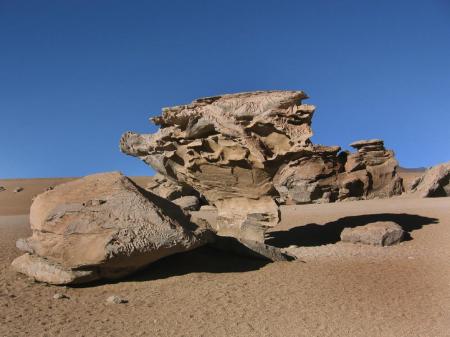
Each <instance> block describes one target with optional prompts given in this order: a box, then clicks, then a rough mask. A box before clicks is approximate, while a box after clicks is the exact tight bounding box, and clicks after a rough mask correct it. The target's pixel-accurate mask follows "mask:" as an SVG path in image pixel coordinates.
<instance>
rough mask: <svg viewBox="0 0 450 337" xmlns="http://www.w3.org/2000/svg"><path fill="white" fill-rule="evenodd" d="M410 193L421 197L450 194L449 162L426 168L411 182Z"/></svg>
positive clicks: (446, 195)
mask: <svg viewBox="0 0 450 337" xmlns="http://www.w3.org/2000/svg"><path fill="white" fill-rule="evenodd" d="M412 193H416V194H418V195H420V196H421V197H423V198H430V197H448V196H450V162H447V163H443V164H440V165H436V166H433V167H431V168H430V169H428V170H427V171H426V172H425V173H424V174H423V175H422V176H421V177H419V178H417V179H416V180H415V181H414V182H413V184H412Z"/></svg>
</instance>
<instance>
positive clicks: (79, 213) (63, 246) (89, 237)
mask: <svg viewBox="0 0 450 337" xmlns="http://www.w3.org/2000/svg"><path fill="white" fill-rule="evenodd" d="M30 223H31V229H32V231H33V235H32V236H31V237H30V238H28V239H26V240H23V239H22V240H19V241H18V243H17V246H18V248H20V249H23V250H25V251H27V252H28V253H27V254H25V255H23V256H21V257H19V258H17V259H16V260H14V262H13V267H14V268H15V269H16V270H18V271H19V272H22V273H25V274H27V275H29V276H31V277H33V278H35V279H36V280H38V281H43V282H48V283H53V284H68V283H83V282H88V281H92V280H96V279H100V278H118V277H122V276H124V275H127V274H130V273H132V272H134V271H136V270H138V269H140V268H142V267H144V266H146V265H148V264H150V263H152V262H154V261H156V260H158V259H160V258H162V257H164V256H167V255H171V254H175V253H178V252H183V251H187V250H190V249H193V248H196V247H198V246H201V245H203V244H206V243H207V241H208V233H206V232H205V231H203V230H200V229H199V228H197V227H194V226H193V225H192V224H190V223H189V222H188V220H187V219H186V218H185V217H184V215H183V213H182V212H181V210H180V209H179V208H177V207H175V206H174V205H173V204H170V202H168V201H165V200H164V199H161V198H160V197H158V196H156V195H154V194H151V193H148V192H145V191H144V190H142V189H140V188H139V187H137V186H136V185H135V184H134V183H133V182H132V181H131V180H129V179H128V178H126V177H124V176H123V175H122V174H120V173H117V172H113V173H104V174H95V175H92V176H87V177H84V178H82V179H78V180H75V181H71V182H69V183H66V184H62V185H58V186H56V187H55V188H54V189H53V190H50V191H47V192H44V193H43V194H40V195H39V196H38V197H37V198H36V199H35V201H34V202H33V204H32V206H31V213H30ZM87 247H88V248H89V249H87ZM30 253H31V254H32V255H31V254H30Z"/></svg>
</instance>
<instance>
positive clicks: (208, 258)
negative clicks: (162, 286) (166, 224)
mask: <svg viewBox="0 0 450 337" xmlns="http://www.w3.org/2000/svg"><path fill="white" fill-rule="evenodd" d="M268 263H270V261H268V260H262V259H258V258H256V259H255V258H249V257H242V256H239V255H236V254H232V253H229V252H224V251H221V250H218V249H215V248H211V247H208V246H205V247H200V248H197V249H195V250H192V251H189V252H186V253H179V254H175V255H171V256H168V257H165V258H163V259H161V260H158V261H156V262H154V263H152V264H151V265H149V266H148V267H145V268H143V269H141V270H138V271H136V272H135V273H133V274H131V275H129V276H126V277H124V278H120V279H117V280H99V281H94V282H91V283H85V284H80V285H72V287H73V288H85V287H88V288H91V287H97V286H102V285H105V284H114V283H122V282H144V281H153V280H161V279H166V278H169V277H173V276H181V275H187V274H191V273H238V272H247V271H253V270H258V269H260V268H262V267H264V266H265V265H266V264H268Z"/></svg>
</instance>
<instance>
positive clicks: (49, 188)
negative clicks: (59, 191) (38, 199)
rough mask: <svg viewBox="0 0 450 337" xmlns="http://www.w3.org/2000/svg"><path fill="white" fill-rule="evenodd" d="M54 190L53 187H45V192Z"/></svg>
mask: <svg viewBox="0 0 450 337" xmlns="http://www.w3.org/2000/svg"><path fill="white" fill-rule="evenodd" d="M54 189H55V187H54V186H49V187H47V189H46V191H52V190H54Z"/></svg>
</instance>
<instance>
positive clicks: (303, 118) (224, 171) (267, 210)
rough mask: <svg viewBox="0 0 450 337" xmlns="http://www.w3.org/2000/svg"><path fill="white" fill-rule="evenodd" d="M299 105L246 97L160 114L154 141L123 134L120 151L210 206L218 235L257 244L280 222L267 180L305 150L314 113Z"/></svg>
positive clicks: (281, 96)
mask: <svg viewBox="0 0 450 337" xmlns="http://www.w3.org/2000/svg"><path fill="white" fill-rule="evenodd" d="M305 98H307V96H306V94H305V93H304V92H303V91H270V92H251V93H240V94H233V95H223V96H216V97H207V98H201V99H198V100H195V101H193V102H192V103H191V104H188V105H181V106H175V107H171V108H165V109H163V113H162V115H161V116H158V117H154V118H152V121H153V122H154V123H155V124H156V125H159V126H160V127H161V128H160V130H159V131H158V132H157V133H155V134H144V135H139V134H136V133H133V132H127V133H125V134H124V135H123V136H122V139H121V142H120V145H121V150H122V151H123V152H125V153H127V154H129V155H132V156H136V157H139V158H141V159H142V160H143V161H145V162H146V163H147V164H149V165H151V166H152V167H153V168H154V169H156V170H157V171H158V172H159V173H161V174H163V175H165V176H167V177H169V178H171V179H175V180H176V181H178V182H180V183H181V184H187V185H189V186H192V187H193V188H194V189H195V190H197V191H199V192H200V193H201V194H202V195H204V196H205V197H206V199H207V200H208V201H209V202H210V203H212V204H214V205H216V206H217V207H218V211H219V217H220V219H221V221H220V225H219V232H222V231H224V232H226V233H227V234H228V233H237V234H239V235H240V234H243V233H245V234H244V236H245V237H246V238H250V237H251V238H253V239H255V240H260V241H262V240H263V239H264V238H263V233H264V229H265V228H267V227H269V226H273V225H275V224H276V223H277V222H278V220H279V215H278V207H277V204H276V202H275V200H274V197H275V196H277V194H278V193H277V192H276V189H275V188H274V185H273V177H274V175H275V174H276V172H277V170H278V168H279V166H280V165H282V164H283V163H285V162H289V161H291V160H293V159H295V158H296V157H298V156H299V155H301V154H302V153H303V152H304V151H305V148H310V147H311V142H310V140H309V138H310V137H311V135H312V130H311V127H310V125H311V118H312V115H313V112H314V106H312V105H306V104H302V102H301V101H302V99H305ZM237 202H238V203H239V206H240V207H238V208H236V203H237ZM236 209H238V210H239V211H238V213H235V211H236ZM255 227H258V228H259V229H261V230H259V229H258V230H255ZM247 229H249V230H247ZM239 235H238V236H239Z"/></svg>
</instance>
